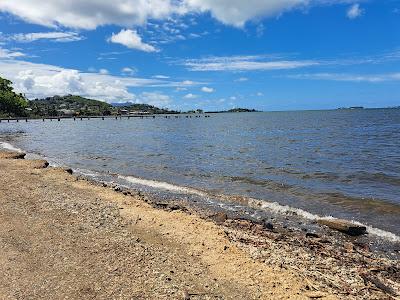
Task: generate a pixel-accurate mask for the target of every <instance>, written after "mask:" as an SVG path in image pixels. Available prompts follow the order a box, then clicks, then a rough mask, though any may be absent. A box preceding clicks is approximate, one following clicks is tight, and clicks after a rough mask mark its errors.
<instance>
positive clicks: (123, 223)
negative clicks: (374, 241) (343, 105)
mask: <svg viewBox="0 0 400 300" xmlns="http://www.w3.org/2000/svg"><path fill="white" fill-rule="evenodd" d="M24 157H25V154H24V153H20V152H10V151H0V187H1V188H0V216H1V218H0V240H1V241H2V242H1V244H0V247H1V250H2V251H1V252H0V272H1V273H2V274H4V276H3V280H2V281H1V282H0V298H1V299H13V298H48V299H54V298H57V297H61V295H62V297H63V298H65V297H69V298H72V299H83V298H85V299H87V298H96V299H111V298H121V299H131V298H138V299H288V298H290V299H398V298H397V297H399V294H400V269H399V266H398V260H395V259H390V258H388V257H385V256H384V255H382V254H381V253H377V252H375V251H373V250H371V249H370V247H369V245H368V243H360V242H358V241H357V239H353V238H351V237H348V238H343V239H337V238H336V237H335V235H334V234H330V233H329V232H330V231H329V230H328V231H327V233H326V234H314V233H311V232H304V231H302V230H295V229H293V228H284V227H281V226H280V225H279V224H275V223H273V222H272V223H270V222H255V221H251V220H247V219H242V218H234V217H231V216H228V215H226V214H225V213H223V212H219V213H218V212H212V213H211V212H206V211H199V210H196V209H194V208H193V207H190V206H188V205H185V204H184V203H181V202H178V203H175V202H173V201H165V200H163V201H160V200H157V199H153V198H151V197H150V196H149V195H146V194H143V193H141V192H139V191H136V190H132V189H125V188H123V187H121V186H118V185H115V184H106V183H101V182H95V181H91V180H88V179H87V178H84V177H81V176H76V175H74V174H72V173H73V171H72V170H70V169H64V168H55V167H49V166H48V163H47V162H46V161H44V160H28V159H24ZM324 225H328V224H324ZM342 225H346V224H342ZM328 226H329V225H328ZM340 234H341V233H340ZM341 235H343V234H341ZM343 237H345V235H343Z"/></svg>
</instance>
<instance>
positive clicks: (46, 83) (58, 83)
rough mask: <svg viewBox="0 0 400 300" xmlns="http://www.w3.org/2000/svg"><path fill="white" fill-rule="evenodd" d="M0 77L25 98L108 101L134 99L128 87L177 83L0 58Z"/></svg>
mask: <svg viewBox="0 0 400 300" xmlns="http://www.w3.org/2000/svg"><path fill="white" fill-rule="evenodd" d="M0 76H1V77H5V78H7V79H10V80H11V81H12V82H13V83H14V88H15V89H16V91H18V92H21V93H24V94H26V96H27V97H28V98H43V97H47V96H53V95H66V94H73V95H81V96H85V97H89V98H93V99H98V100H104V101H107V102H115V101H132V100H135V99H136V96H135V94H133V93H132V92H130V91H129V88H131V87H146V86H147V87H156V86H162V85H166V86H167V85H169V84H171V85H174V84H176V83H170V82H165V81H161V80H157V79H145V78H133V77H129V78H128V77H118V76H112V75H102V74H100V73H84V72H79V71H78V70H72V69H65V68H61V67H57V66H53V65H46V64H35V63H30V62H25V61H19V60H9V59H0Z"/></svg>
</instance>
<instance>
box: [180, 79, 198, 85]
mask: <svg viewBox="0 0 400 300" xmlns="http://www.w3.org/2000/svg"><path fill="white" fill-rule="evenodd" d="M181 83H182V84H183V85H195V84H196V82H194V81H191V80H185V81H182V82H181Z"/></svg>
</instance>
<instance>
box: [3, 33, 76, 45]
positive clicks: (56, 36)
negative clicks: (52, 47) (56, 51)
mask: <svg viewBox="0 0 400 300" xmlns="http://www.w3.org/2000/svg"><path fill="white" fill-rule="evenodd" d="M7 39H9V40H13V41H17V42H25V43H27V42H34V41H38V40H51V41H55V42H75V41H80V40H82V39H83V37H82V36H80V35H79V34H78V33H76V32H59V31H53V32H32V33H17V34H14V35H12V36H9V37H8V38H7Z"/></svg>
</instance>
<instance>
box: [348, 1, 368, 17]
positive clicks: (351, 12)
mask: <svg viewBox="0 0 400 300" xmlns="http://www.w3.org/2000/svg"><path fill="white" fill-rule="evenodd" d="M346 14H347V17H348V18H349V19H352V20H353V19H356V18H358V17H361V16H362V15H363V14H364V10H363V9H361V8H360V4H357V3H356V4H353V5H352V6H351V7H350V8H349V9H348V10H347V13H346Z"/></svg>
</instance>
